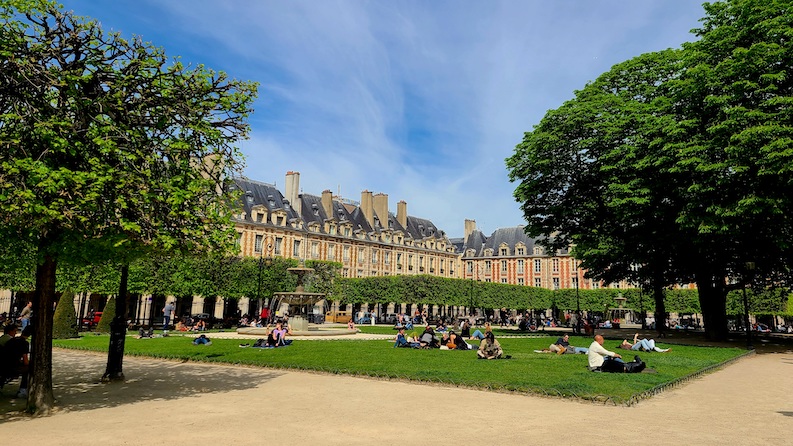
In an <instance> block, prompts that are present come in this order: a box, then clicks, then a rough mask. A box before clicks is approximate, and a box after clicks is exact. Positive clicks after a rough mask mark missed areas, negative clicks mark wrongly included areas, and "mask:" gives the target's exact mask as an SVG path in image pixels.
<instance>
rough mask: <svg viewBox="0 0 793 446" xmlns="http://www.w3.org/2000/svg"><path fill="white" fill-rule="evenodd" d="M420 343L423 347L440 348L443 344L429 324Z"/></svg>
mask: <svg viewBox="0 0 793 446" xmlns="http://www.w3.org/2000/svg"><path fill="white" fill-rule="evenodd" d="M419 343H420V345H421V347H422V348H439V347H440V346H441V344H440V341H438V338H437V337H436V336H435V331H434V330H433V329H432V327H430V326H429V325H427V326H426V327H425V328H424V333H422V334H421V337H420V338H419Z"/></svg>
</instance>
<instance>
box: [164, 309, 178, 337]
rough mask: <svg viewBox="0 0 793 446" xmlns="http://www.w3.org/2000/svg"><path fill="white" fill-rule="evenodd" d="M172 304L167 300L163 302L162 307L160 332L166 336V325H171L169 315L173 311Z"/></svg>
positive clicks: (170, 315)
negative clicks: (165, 302)
mask: <svg viewBox="0 0 793 446" xmlns="http://www.w3.org/2000/svg"><path fill="white" fill-rule="evenodd" d="M174 310H175V308H174V305H173V302H168V303H167V304H165V308H163V309H162V315H163V323H162V334H163V336H166V335H167V334H168V327H169V326H170V325H171V317H172V315H173V313H174Z"/></svg>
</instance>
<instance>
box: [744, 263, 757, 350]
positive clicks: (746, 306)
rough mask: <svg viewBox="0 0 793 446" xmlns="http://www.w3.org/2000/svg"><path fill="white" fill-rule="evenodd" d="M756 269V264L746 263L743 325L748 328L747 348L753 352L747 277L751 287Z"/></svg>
mask: <svg viewBox="0 0 793 446" xmlns="http://www.w3.org/2000/svg"><path fill="white" fill-rule="evenodd" d="M754 268H755V264H754V262H746V273H745V276H744V284H743V323H744V326H745V327H746V348H748V349H749V350H753V349H754V345H752V326H751V325H749V299H748V298H747V297H746V276H747V275H748V278H749V286H751V285H752V280H753V279H754Z"/></svg>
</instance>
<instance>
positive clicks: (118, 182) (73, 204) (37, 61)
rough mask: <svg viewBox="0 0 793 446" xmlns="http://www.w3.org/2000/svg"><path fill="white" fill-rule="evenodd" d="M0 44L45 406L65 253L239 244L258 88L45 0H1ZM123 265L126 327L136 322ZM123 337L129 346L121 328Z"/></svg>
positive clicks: (12, 198)
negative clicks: (94, 245) (243, 149)
mask: <svg viewBox="0 0 793 446" xmlns="http://www.w3.org/2000/svg"><path fill="white" fill-rule="evenodd" d="M0 52H2V57H0V227H2V228H3V230H4V231H8V232H12V231H13V232H15V233H17V234H19V236H20V237H24V238H25V239H26V240H27V241H28V242H30V243H32V244H33V245H34V246H36V252H37V269H36V297H35V302H34V312H35V314H36V315H37V316H36V318H35V320H34V321H33V324H34V336H33V338H32V346H33V352H34V355H33V373H32V385H31V387H30V394H29V395H30V396H29V399H28V409H29V410H30V411H33V412H36V413H47V412H49V411H50V409H51V408H52V404H53V393H52V372H51V370H52V349H51V329H52V313H51V312H50V311H46V309H48V308H51V307H52V304H53V300H54V292H55V279H56V269H57V265H58V262H59V260H60V259H61V258H62V255H63V253H64V252H65V251H68V249H69V247H73V246H75V245H80V244H84V243H86V241H92V240H93V241H97V240H101V241H105V242H106V246H109V248H108V249H112V250H113V252H115V253H116V254H117V256H118V258H119V259H121V260H122V262H121V263H122V264H123V265H127V260H128V259H127V252H128V251H130V250H132V251H137V250H138V249H140V248H141V247H146V248H147V249H152V250H174V249H186V250H198V249H207V248H211V247H217V248H218V249H223V248H224V247H225V246H228V245H229V244H230V243H232V242H233V237H234V234H233V230H232V229H231V224H230V220H229V217H230V214H231V212H230V210H229V209H230V206H231V205H232V203H234V202H235V200H234V198H233V197H229V196H228V195H227V194H226V193H225V192H224V191H225V189H224V188H223V182H224V179H225V178H227V177H228V176H229V175H230V174H233V173H235V172H237V170H238V169H239V167H240V165H241V162H242V160H241V154H240V152H239V150H238V149H237V147H235V145H234V144H235V142H236V141H238V140H239V139H240V138H244V137H246V135H247V131H248V126H247V124H246V118H247V116H248V115H249V114H250V112H251V103H252V100H253V98H254V96H255V93H256V85H255V84H252V83H248V82H240V81H236V80H230V79H228V78H227V76H226V75H225V74H224V73H219V72H215V71H212V70H209V69H206V68H205V67H203V66H197V67H189V66H185V65H183V64H182V63H180V62H179V61H178V60H172V59H169V58H168V57H166V55H165V53H164V51H163V50H162V49H160V48H158V47H155V46H154V45H152V44H150V43H146V42H144V41H143V40H142V39H141V38H139V37H134V38H132V39H125V38H123V37H122V36H121V35H120V34H118V33H109V32H105V31H104V30H103V29H102V28H101V26H100V25H99V24H98V23H97V22H95V21H92V20H89V19H85V18H81V17H77V16H75V15H73V14H72V13H71V12H66V11H63V10H61V9H60V7H59V6H57V5H56V4H54V3H51V2H49V1H44V0H20V1H15V2H4V3H3V4H2V5H0ZM125 271H126V266H122V271H121V277H122V279H121V286H120V289H119V292H118V295H117V298H118V302H117V306H116V308H117V310H118V311H117V313H116V315H115V318H114V321H113V323H114V325H115V326H117V327H122V326H123V324H124V323H125V317H124V314H123V312H124V311H125V309H126V304H125V302H124V300H125V299H126V288H125V284H126V281H125V278H126V272H125ZM113 332H114V333H123V328H120V329H119V330H113ZM114 340H115V341H117V342H120V343H121V345H122V348H121V349H120V350H121V351H122V352H123V336H121V337H120V338H119V337H118V336H115V337H114V338H111V344H112V343H113V342H114ZM117 351H119V349H117V348H114V347H113V345H111V355H112V352H117ZM120 365H121V362H120V357H117V358H111V357H109V359H108V366H109V367H108V368H109V370H108V372H106V375H111V376H110V377H111V378H114V377H121V376H123V373H122V372H121V370H120ZM113 367H115V369H113Z"/></svg>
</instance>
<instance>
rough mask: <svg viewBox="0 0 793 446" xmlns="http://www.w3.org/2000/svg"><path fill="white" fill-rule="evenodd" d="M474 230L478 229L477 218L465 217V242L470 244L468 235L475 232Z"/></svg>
mask: <svg viewBox="0 0 793 446" xmlns="http://www.w3.org/2000/svg"><path fill="white" fill-rule="evenodd" d="M474 231H476V220H468V219H465V238H464V239H463V243H465V244H466V245H468V236H469V235H471V234H473V232H474Z"/></svg>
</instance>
